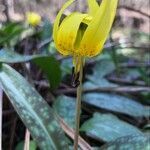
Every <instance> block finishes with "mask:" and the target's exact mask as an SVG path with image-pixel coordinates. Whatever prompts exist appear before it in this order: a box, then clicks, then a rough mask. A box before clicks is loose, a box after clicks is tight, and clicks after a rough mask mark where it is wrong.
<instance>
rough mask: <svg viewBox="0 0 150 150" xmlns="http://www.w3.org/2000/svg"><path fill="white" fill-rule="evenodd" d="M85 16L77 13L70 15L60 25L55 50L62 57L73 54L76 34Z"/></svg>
mask: <svg viewBox="0 0 150 150" xmlns="http://www.w3.org/2000/svg"><path fill="white" fill-rule="evenodd" d="M86 16H87V14H81V13H78V12H75V13H72V14H70V15H69V16H67V17H66V18H65V19H64V20H63V21H62V23H61V25H60V27H59V30H58V31H57V39H56V43H57V48H58V51H59V52H60V53H62V54H63V55H69V54H75V53H76V48H75V41H76V38H78V37H77V33H78V30H79V27H80V24H81V22H82V20H83V19H84V18H85V17H86Z"/></svg>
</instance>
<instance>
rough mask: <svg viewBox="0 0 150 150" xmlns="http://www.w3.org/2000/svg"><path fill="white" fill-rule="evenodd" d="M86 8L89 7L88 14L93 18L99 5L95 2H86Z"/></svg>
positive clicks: (94, 0)
mask: <svg viewBox="0 0 150 150" xmlns="http://www.w3.org/2000/svg"><path fill="white" fill-rule="evenodd" d="M88 6H89V14H90V15H92V16H94V15H95V13H96V12H97V11H98V9H99V5H98V3H97V1H96V0H88Z"/></svg>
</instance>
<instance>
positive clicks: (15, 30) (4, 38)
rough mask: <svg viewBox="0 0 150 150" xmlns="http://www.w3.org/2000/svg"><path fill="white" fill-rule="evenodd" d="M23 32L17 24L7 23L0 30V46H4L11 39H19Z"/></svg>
mask: <svg viewBox="0 0 150 150" xmlns="http://www.w3.org/2000/svg"><path fill="white" fill-rule="evenodd" d="M23 30H24V28H23V26H22V25H20V24H18V23H9V24H7V25H5V26H4V27H3V28H2V29H0V44H4V43H5V44H6V43H8V42H10V41H11V40H12V39H13V38H16V37H19V35H20V34H21V32H22V31H23Z"/></svg>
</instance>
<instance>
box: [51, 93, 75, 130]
mask: <svg viewBox="0 0 150 150" xmlns="http://www.w3.org/2000/svg"><path fill="white" fill-rule="evenodd" d="M75 102H76V101H75V99H74V98H71V97H68V96H64V95H61V96H59V97H58V98H57V99H56V100H55V102H54V104H53V108H54V110H55V111H56V112H57V113H58V114H59V115H60V116H61V117H62V118H63V119H64V120H65V121H66V122H67V124H68V125H69V126H70V127H72V128H74V127H75V106H76V104H75ZM68 112H69V113H68Z"/></svg>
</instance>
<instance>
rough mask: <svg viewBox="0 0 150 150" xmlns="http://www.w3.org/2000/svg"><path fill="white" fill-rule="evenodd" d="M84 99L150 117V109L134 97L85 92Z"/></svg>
mask: <svg viewBox="0 0 150 150" xmlns="http://www.w3.org/2000/svg"><path fill="white" fill-rule="evenodd" d="M83 101H84V102H86V103H87V104H90V105H92V106H95V107H98V108H102V109H106V110H110V111H115V112H119V113H123V114H127V115H130V116H134V117H144V116H145V117H146V116H147V117H149V116H150V113H149V112H150V109H149V108H146V107H145V106H143V105H142V104H140V103H138V102H136V101H134V100H133V99H130V98H127V97H124V96H120V95H116V94H104V93H89V94H85V95H84V97H83Z"/></svg>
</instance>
